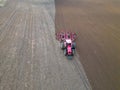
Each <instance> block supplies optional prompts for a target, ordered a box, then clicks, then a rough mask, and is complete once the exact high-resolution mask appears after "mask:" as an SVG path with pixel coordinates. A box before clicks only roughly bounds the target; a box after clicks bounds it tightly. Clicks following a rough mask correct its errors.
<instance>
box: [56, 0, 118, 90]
mask: <svg viewBox="0 0 120 90" xmlns="http://www.w3.org/2000/svg"><path fill="white" fill-rule="evenodd" d="M55 2H56V19H55V22H56V31H61V30H69V31H73V32H76V33H77V35H78V39H77V41H76V42H77V51H78V53H79V55H80V61H81V62H82V64H83V66H84V69H85V71H86V74H87V77H88V79H89V81H90V84H91V86H92V88H93V90H120V1H119V0H55Z"/></svg>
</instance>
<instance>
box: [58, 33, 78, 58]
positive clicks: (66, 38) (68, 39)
mask: <svg viewBox="0 0 120 90" xmlns="http://www.w3.org/2000/svg"><path fill="white" fill-rule="evenodd" d="M56 39H57V40H58V41H60V47H61V49H62V50H63V52H64V55H65V56H67V57H68V58H72V56H74V53H75V47H76V43H75V40H76V33H72V32H59V33H56Z"/></svg>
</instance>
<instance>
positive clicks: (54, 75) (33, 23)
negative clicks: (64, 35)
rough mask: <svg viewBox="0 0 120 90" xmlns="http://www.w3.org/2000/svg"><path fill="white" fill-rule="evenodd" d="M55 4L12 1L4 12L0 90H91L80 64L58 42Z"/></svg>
mask: <svg viewBox="0 0 120 90" xmlns="http://www.w3.org/2000/svg"><path fill="white" fill-rule="evenodd" d="M54 17H55V3H54V0H9V1H8V2H7V3H6V5H5V7H2V8H0V90H91V87H90V84H89V82H88V79H87V77H86V74H85V72H84V70H83V67H82V65H81V63H80V62H79V61H78V60H79V56H78V55H77V54H76V56H75V57H74V59H73V60H67V59H66V57H65V56H64V55H63V52H62V50H60V47H59V42H58V41H56V40H55V25H54Z"/></svg>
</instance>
